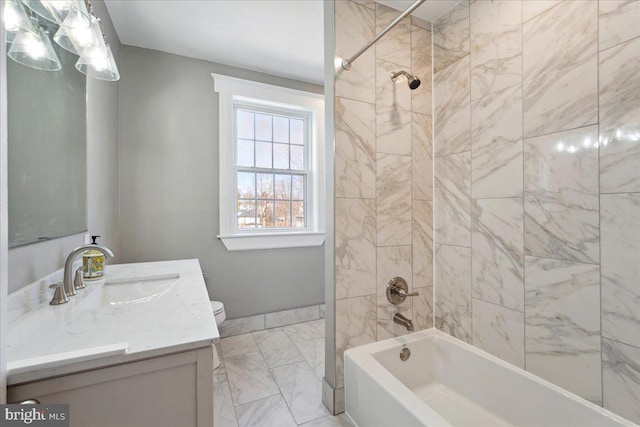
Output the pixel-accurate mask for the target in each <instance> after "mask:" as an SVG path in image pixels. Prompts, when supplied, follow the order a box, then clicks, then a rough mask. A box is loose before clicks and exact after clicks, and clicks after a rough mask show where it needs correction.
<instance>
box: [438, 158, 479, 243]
mask: <svg viewBox="0 0 640 427" xmlns="http://www.w3.org/2000/svg"><path fill="white" fill-rule="evenodd" d="M434 178H435V182H434V190H435V192H434V196H435V203H434V207H435V212H434V218H435V221H434V222H435V227H434V228H435V242H436V243H441V244H450V245H459V246H467V247H468V246H471V155H470V153H469V152H468V151H467V152H466V153H459V154H452V155H450V156H446V157H439V158H436V160H435V174H434Z"/></svg>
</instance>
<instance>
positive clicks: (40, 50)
mask: <svg viewBox="0 0 640 427" xmlns="http://www.w3.org/2000/svg"><path fill="white" fill-rule="evenodd" d="M25 53H26V54H27V55H29V56H30V57H32V58H33V59H40V58H42V57H43V56H44V54H45V53H46V49H45V47H44V46H43V45H42V42H41V41H40V39H38V37H36V36H35V35H34V34H31V33H28V34H27V36H26V40H25Z"/></svg>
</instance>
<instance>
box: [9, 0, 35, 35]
mask: <svg viewBox="0 0 640 427" xmlns="http://www.w3.org/2000/svg"><path fill="white" fill-rule="evenodd" d="M3 19H4V28H5V29H6V30H7V32H11V33H17V32H18V31H20V30H21V29H29V30H30V29H32V28H31V21H30V20H29V17H28V16H27V13H26V12H25V11H24V7H22V4H21V3H20V2H19V1H18V0H7V1H6V2H5V4H4V15H3Z"/></svg>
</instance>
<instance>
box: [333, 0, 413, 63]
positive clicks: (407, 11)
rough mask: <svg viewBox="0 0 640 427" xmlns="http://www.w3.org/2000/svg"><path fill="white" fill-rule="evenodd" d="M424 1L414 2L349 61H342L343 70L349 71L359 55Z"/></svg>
mask: <svg viewBox="0 0 640 427" xmlns="http://www.w3.org/2000/svg"><path fill="white" fill-rule="evenodd" d="M425 1H426V0H416V1H415V3H413V4H412V5H411V6H409V8H408V9H407V10H405V11H404V12H402V14H401V15H400V16H398V17H397V18H396V19H394V20H393V22H392V23H390V24H389V25H387V26H386V27H385V28H384V30H382V31H380V32H379V33H378V34H376V36H375V37H374V38H372V39H371V40H370V41H369V43H367V44H365V45H364V46H363V47H362V48H361V49H360V50H359V51H357V52H356V53H355V54H354V55H353V56H352V57H351V58H349V59H343V60H342V68H344V69H345V70H350V69H351V64H352V63H353V61H355V60H356V59H358V57H359V56H360V55H362V54H363V53H365V52H366V51H367V49H369V48H370V47H371V46H373V45H374V44H375V43H376V42H377V41H378V40H380V39H381V38H382V37H383V36H384V35H385V34H387V33H388V32H389V31H391V29H392V28H393V27H395V26H396V25H398V23H399V22H400V21H402V20H403V19H404V18H405V17H406V16H408V15H410V14H411V12H413V11H414V10H416V9H417V8H418V6H420V5H421V4H422V3H424V2H425Z"/></svg>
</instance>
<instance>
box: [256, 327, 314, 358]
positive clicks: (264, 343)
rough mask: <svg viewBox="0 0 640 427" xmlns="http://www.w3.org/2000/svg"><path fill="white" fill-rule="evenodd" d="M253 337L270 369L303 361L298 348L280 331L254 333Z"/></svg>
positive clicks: (269, 330) (270, 330) (271, 330)
mask: <svg viewBox="0 0 640 427" xmlns="http://www.w3.org/2000/svg"><path fill="white" fill-rule="evenodd" d="M253 336H254V338H255V340H256V342H257V343H258V347H259V348H260V351H261V352H262V356H263V357H264V360H265V361H266V362H267V366H268V367H270V368H273V367H276V366H282V365H287V364H289V363H295V362H301V361H303V360H304V358H303V357H302V354H300V352H299V351H298V348H297V347H296V346H295V345H294V344H293V342H292V341H291V340H290V339H289V337H288V336H287V334H285V333H284V331H283V330H282V329H267V330H264V331H260V332H254V333H253Z"/></svg>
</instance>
